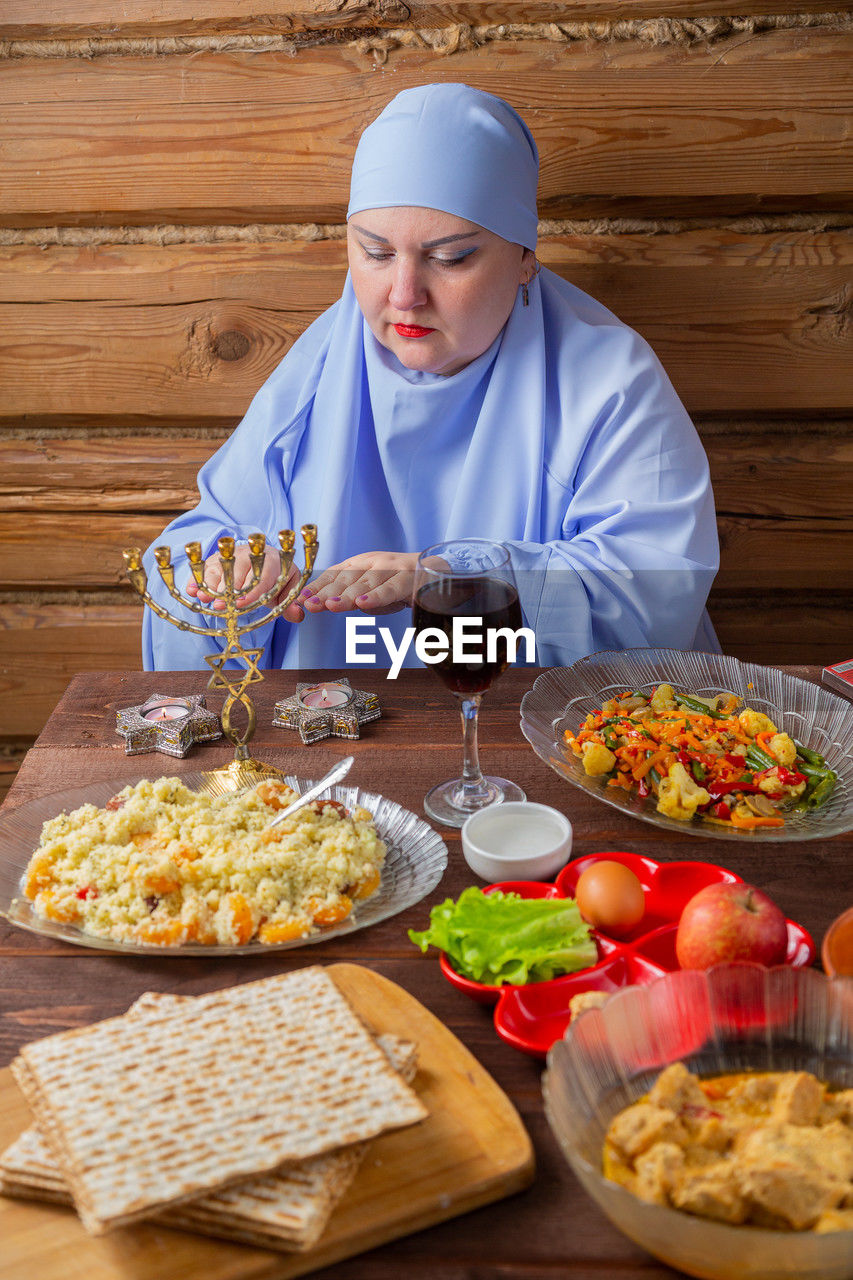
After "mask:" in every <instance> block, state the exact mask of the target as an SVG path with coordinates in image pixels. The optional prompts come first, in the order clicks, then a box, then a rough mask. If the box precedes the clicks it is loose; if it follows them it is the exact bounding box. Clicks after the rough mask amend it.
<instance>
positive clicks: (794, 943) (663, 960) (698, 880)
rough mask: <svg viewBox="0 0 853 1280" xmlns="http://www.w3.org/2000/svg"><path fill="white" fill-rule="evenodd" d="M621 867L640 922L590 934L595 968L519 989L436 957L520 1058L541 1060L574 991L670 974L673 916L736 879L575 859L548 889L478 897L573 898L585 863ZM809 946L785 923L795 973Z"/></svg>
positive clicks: (720, 871)
mask: <svg viewBox="0 0 853 1280" xmlns="http://www.w3.org/2000/svg"><path fill="white" fill-rule="evenodd" d="M603 859H608V860H610V861H612V862H623V863H624V864H625V865H626V866H627V867H630V868H631V870H632V871H633V872H634V874H635V875H636V876H637V877H638V879H639V880H640V883H641V884H642V886H643V890H644V892H645V895H646V910H645V914H644V916H643V919H642V920H641V921H640V923H639V924H638V925H637V927H636V928H635V929H634V930H632V931H631V932H630V933H626V934H624V935H623V936H622V937H620V938H618V939H616V938H611V937H608V936H607V935H606V934H604V933H601V932H599V930H597V929H593V930H592V936H593V937H594V938H595V942H596V945H597V947H598V957H599V958H598V963H597V964H595V965H593V966H592V967H591V968H588V969H579V970H578V971H577V972H576V973H567V974H564V975H563V976H562V977H560V978H552V979H551V980H550V981H548V982H531V983H527V984H525V985H523V986H511V985H508V984H504V985H503V986H499V987H494V986H488V985H487V984H486V983H483V982H474V981H473V980H472V979H471V978H465V977H463V976H462V975H461V974H459V973H457V972H456V970H455V969H454V968H453V966H452V965H451V963H450V961H449V960H448V959H447V956H446V955H444V954H443V953H442V955H441V959H440V964H441V970H442V973H443V974H444V976H445V978H447V980H448V982H451V983H452V984H453V986H454V987H456V988H457V989H458V990H459V991H464V992H465V994H466V995H468V996H470V997H471V999H472V1000H477V1001H478V1002H479V1003H480V1004H493V1005H494V1006H495V1014H494V1019H495V1029H496V1030H497V1033H498V1035H499V1036H500V1037H501V1039H502V1040H506V1042H507V1044H511V1045H513V1046H514V1047H515V1048H516V1049H521V1050H523V1051H524V1052H525V1053H530V1054H533V1055H535V1056H537V1057H544V1056H545V1054H546V1053H547V1052H548V1050H549V1049H550V1047H551V1045H552V1044H553V1043H554V1041H555V1040H559V1039H560V1037H561V1036H562V1034H563V1032H564V1031H565V1029H566V1027H567V1026H568V1025H569V1021H570V1017H569V1001H570V1000H571V998H572V996H574V995H577V994H578V992H580V991H617V990H618V989H619V988H620V987H627V986H630V985H633V984H635V983H648V982H653V981H654V979H655V978H659V977H661V975H662V974H664V973H670V972H671V971H672V970H673V969H677V968H678V967H679V966H678V961H677V960H676V958H675V933H676V929H677V927H678V918H679V916H680V915H681V912H682V910H683V908H684V907H685V905H686V904H687V902H688V901H689V900H690V898H692V897H693V895H694V894H695V893H698V892H699V890H700V889H702V888H704V887H705V885H707V884H718V883H729V884H740V883H742V878H741V877H740V876H738V875H735V873H734V872H733V871H726V869H725V868H724V867H718V866H716V865H714V864H713V863H711V862H655V861H654V860H653V859H652V858H643V857H641V856H640V855H639V854H636V853H593V854H589V855H588V856H587V857H584V858H576V859H575V860H574V861H573V862H570V863H569V864H568V866H566V867H564V868H563V870H562V871H561V872H560V874H559V875H558V877H557V880H556V883H555V884H542V883H541V882H539V881H536V880H505V881H503V882H502V883H501V884H493V885H489V886H488V887H487V888H486V889H485V890H484V892H485V893H490V892H494V890H495V889H502V890H504V892H507V893H517V894H519V895H520V896H521V897H522V898H573V897H574V892H575V885H576V884H577V882H578V878H579V876H580V874H581V872H582V871H584V870H586V868H587V867H588V866H590V865H591V864H592V863H593V862H600V861H602V860H603ZM814 958H815V946H814V942H813V941H812V939H811V937H810V936H809V934H808V933H807V932H806V930H805V929H803V928H802V926H801V925H798V924H795V923H794V921H793V920H789V921H788V954H787V956H786V963H788V964H790V965H794V966H795V967H797V968H799V967H801V966H803V965H808V964H811V963H812V961H813V960H814Z"/></svg>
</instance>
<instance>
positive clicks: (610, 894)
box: [575, 859, 646, 936]
mask: <svg viewBox="0 0 853 1280" xmlns="http://www.w3.org/2000/svg"><path fill="white" fill-rule="evenodd" d="M575 901H576V902H577V904H578V911H580V913H581V915H582V916H583V918H584V920H586V922H587V924H591V925H592V927H593V928H594V929H600V930H601V931H602V933H612V934H615V935H616V936H618V935H619V934H622V933H627V932H628V930H629V929H633V927H634V925H636V924H639V922H640V920H642V918H643V912H644V911H645V909H646V901H645V895H644V893H643V886H642V885H641V884H640V881H639V880H638V879H637V877H636V876H635V875H634V873H633V871H632V870H631V868H630V867H626V866H625V865H624V864H623V863H621V862H610V861H608V860H606V859H603V860H602V861H601V862H593V863H592V864H591V865H590V866H588V867H587V868H586V870H585V871H582V872H581V874H580V876H579V877H578V882H577V885H576V886H575Z"/></svg>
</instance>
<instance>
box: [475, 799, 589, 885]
mask: <svg viewBox="0 0 853 1280" xmlns="http://www.w3.org/2000/svg"><path fill="white" fill-rule="evenodd" d="M571 851H572V824H571V823H570V822H569V820H568V818H567V817H566V816H565V814H562V813H560V811H559V810H558V809H552V808H550V806H549V805H547V804H530V803H529V802H528V801H527V800H510V801H508V802H507V803H505V804H495V805H490V806H489V807H488V808H486V809H480V810H478V812H477V813H472V814H471V817H470V818H466V820H465V823H464V825H463V827H462V852H463V853H464V855H465V861H466V862H467V863H468V866H469V867H470V868H471V870H472V871H474V872H476V874H477V875H478V876H482V878H483V879H484V880H489V881H490V882H492V883H494V882H495V881H496V880H550V879H551V877H552V876H554V875H556V874H557V872H558V871H559V870H560V869H561V868H562V867H564V866H565V865H566V863H567V862H568V860H569V856H570V854H571Z"/></svg>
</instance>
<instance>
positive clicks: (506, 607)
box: [412, 575, 522, 694]
mask: <svg viewBox="0 0 853 1280" xmlns="http://www.w3.org/2000/svg"><path fill="white" fill-rule="evenodd" d="M454 618H481V619H482V625H481V627H480V628H477V629H475V628H473V627H472V628H471V629H470V630H469V631H468V632H467V634H466V636H465V650H466V652H468V653H471V654H475V655H479V660H478V661H468V662H454V661H453V619H454ZM412 621H413V622H414V624H415V628H416V630H417V631H418V632H419V633H420V632H421V631H424V630H425V629H426V628H427V627H437V628H438V629H439V630H440V631H443V632H444V634H445V635H446V636H447V638H448V642H449V644H448V653H447V656H446V657H444V658H442V659H441V661H440V662H436V663H433V664H431V665H432V666H433V668H434V670H435V671H436V673H437V674H438V675H439V676H440V677H441V679H442V680H443V681H444V683H445V684H446V685H447V686H448V688H450V689H452V690H453V692H454V693H461V694H471V693H482V692H483V691H484V690H485V689H488V687H489V685H490V684H491V683H492V681H493V680H495V679H496V678H497V677H498V676H499V675H501V673H502V672H504V671H506V669H507V666H508V664H509V648H508V645H507V641H506V639H505V638H504V637H503V636H498V637H496V642H495V644H494V661H492V662H489V661H487V654H488V652H489V650H488V647H487V645H488V637H489V632H490V631H492V630H495V629H497V628H499V627H508V628H509V629H510V630H511V631H517V630H518V629H519V627H521V626H522V618H521V605H520V604H519V602H518V592H517V591H516V589H515V587H514V586H512V584H511V583H509V582H504V581H503V579H502V578H490V577H488V576H486V575H483V576H482V577H476V578H439V579H437V580H436V581H435V582H428V583H426V585H425V586H422V587H421V588H420V589H419V590H418V592H417V594H416V596H415V603H414V606H413V608H412Z"/></svg>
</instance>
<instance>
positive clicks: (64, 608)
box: [0, 597, 142, 742]
mask: <svg viewBox="0 0 853 1280" xmlns="http://www.w3.org/2000/svg"><path fill="white" fill-rule="evenodd" d="M141 628H142V608H141V606H140V605H136V604H134V603H133V602H132V601H130V600H128V601H127V602H126V603H125V602H121V601H117V602H115V603H113V602H112V601H111V600H110V599H109V597H105V600H104V603H102V604H79V605H65V604H44V603H42V602H40V601H38V600H37V599H35V598H34V599H33V603H32V604H26V605H22V604H7V603H6V602H3V607H2V611H0V693H2V696H3V700H2V713H0V734H2V735H3V737H6V738H10V737H11V738H15V737H24V736H35V735H36V734H37V733H39V732H40V731H41V729H42V727H43V725H44V724H45V722H46V720H47V717H48V716H49V715H50V713H51V711H52V710H53V708H54V707H55V706H56V704H57V702H58V701H59V699H60V698H61V697H62V694H63V692H64V690H65V686H66V685H67V684H68V681H69V680H70V679H71V677H72V676H73V675H76V674H77V673H78V672H87V671H98V670H107V671H139V670H141V668H142V651H141V642H140V634H141ZM128 705H132V703H129V704H128ZM116 741H117V742H120V739H118V738H117V739H116Z"/></svg>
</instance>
